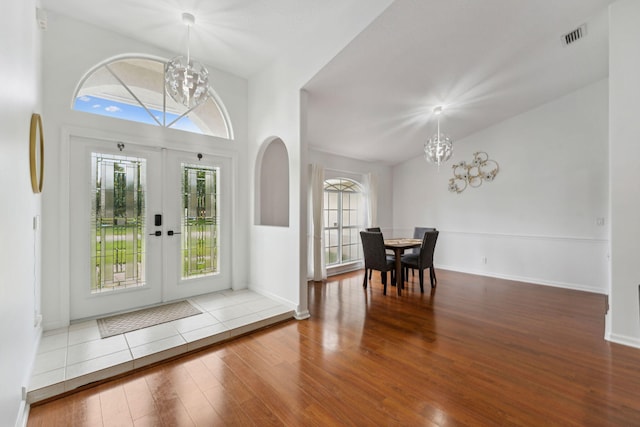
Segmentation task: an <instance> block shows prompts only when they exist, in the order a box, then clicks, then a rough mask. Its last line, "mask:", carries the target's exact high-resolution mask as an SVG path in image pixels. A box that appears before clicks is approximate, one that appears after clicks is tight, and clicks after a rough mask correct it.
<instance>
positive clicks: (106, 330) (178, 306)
mask: <svg viewBox="0 0 640 427" xmlns="http://www.w3.org/2000/svg"><path fill="white" fill-rule="evenodd" d="M200 313H202V312H201V311H200V310H198V309H197V308H195V307H194V306H192V305H191V304H190V303H189V301H180V302H174V303H171V304H165V305H161V306H158V307H152V308H145V309H143V310H138V311H133V312H131V313H124V314H116V315H115V316H109V317H103V318H102V319H98V329H100V337H101V338H108V337H112V336H114V335H120V334H124V333H127V332H131V331H136V330H138V329H142V328H148V327H149V326H155V325H159V324H161V323H166V322H171V321H172V320H177V319H183V318H185V317H189V316H194V315H196V314H200Z"/></svg>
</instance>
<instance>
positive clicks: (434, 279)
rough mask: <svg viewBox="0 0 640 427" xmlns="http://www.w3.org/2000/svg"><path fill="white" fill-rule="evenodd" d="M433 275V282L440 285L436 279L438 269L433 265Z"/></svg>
mask: <svg viewBox="0 0 640 427" xmlns="http://www.w3.org/2000/svg"><path fill="white" fill-rule="evenodd" d="M430 270H431V275H432V276H433V281H434V283H435V284H438V278H437V277H436V269H435V268H433V265H432V266H431V269H430Z"/></svg>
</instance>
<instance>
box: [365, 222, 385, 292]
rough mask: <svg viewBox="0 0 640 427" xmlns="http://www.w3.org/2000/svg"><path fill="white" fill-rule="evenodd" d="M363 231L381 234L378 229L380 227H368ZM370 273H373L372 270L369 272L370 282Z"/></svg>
mask: <svg viewBox="0 0 640 427" xmlns="http://www.w3.org/2000/svg"><path fill="white" fill-rule="evenodd" d="M364 230H365V231H375V232H376V233H382V230H381V229H380V227H369V228H365V229H364ZM371 273H373V270H369V280H371Z"/></svg>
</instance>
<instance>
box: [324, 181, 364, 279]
mask: <svg viewBox="0 0 640 427" xmlns="http://www.w3.org/2000/svg"><path fill="white" fill-rule="evenodd" d="M345 184H348V186H345ZM354 190H355V191H354ZM332 194H335V195H336V196H335V197H334V199H335V201H336V205H337V206H335V207H333V206H331V205H330V204H329V203H327V201H329V200H331V198H332V197H331V195H332ZM347 195H348V196H349V204H350V206H349V207H351V205H352V200H351V198H352V197H353V196H354V195H355V196H356V197H358V198H359V200H358V202H357V208H356V209H347V211H348V212H350V214H349V224H348V225H345V221H344V219H345V216H344V215H345V209H344V202H345V196H347ZM364 197H365V192H364V187H363V185H362V184H360V183H359V182H357V181H355V180H353V179H350V178H345V177H337V178H329V179H325V181H324V184H323V198H324V201H325V203H324V206H323V224H324V237H325V238H324V247H323V250H324V251H325V252H324V253H325V259H324V262H325V266H326V268H327V269H333V268H340V267H344V266H348V265H353V264H356V263H362V261H363V259H364V255H363V253H362V244H361V243H360V234H359V233H360V230H362V229H363V227H364V225H363V222H364V209H365V203H364V202H365V200H364ZM332 212H335V215H333V214H332ZM354 215H355V216H354ZM330 217H334V218H335V219H336V222H334V223H336V224H337V226H329V224H330V221H329V219H330ZM354 218H355V224H354V221H353V220H354ZM345 230H347V231H348V233H349V237H350V239H349V242H346V243H345V240H344V237H345ZM332 231H334V232H335V233H334V234H335V236H336V237H337V243H336V244H334V245H332V244H331V243H333V241H332V240H331V234H332ZM347 246H348V247H350V249H351V250H350V253H349V255H348V256H349V259H348V260H344V257H345V253H344V249H345V247H347ZM332 248H336V249H337V252H336V261H335V262H330V258H331V257H330V256H329V254H330V253H331V252H330V250H331V249H332ZM354 249H355V254H356V255H355V257H354V256H352V254H353V253H354V252H353V251H354Z"/></svg>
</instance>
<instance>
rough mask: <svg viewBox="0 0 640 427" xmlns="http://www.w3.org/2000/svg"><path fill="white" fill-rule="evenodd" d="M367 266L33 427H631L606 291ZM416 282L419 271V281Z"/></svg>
mask: <svg viewBox="0 0 640 427" xmlns="http://www.w3.org/2000/svg"><path fill="white" fill-rule="evenodd" d="M362 275H363V272H362V271H360V272H356V273H350V274H345V275H342V276H336V277H334V278H330V280H329V281H328V282H327V283H325V284H312V285H310V286H309V307H310V311H311V318H310V319H308V320H304V321H295V320H291V321H288V322H286V323H282V324H279V325H276V326H272V327H270V328H268V329H264V330H261V331H258V332H255V333H253V334H251V335H247V336H244V337H241V338H239V339H236V340H234V341H230V342H227V343H224V344H221V345H217V346H214V347H211V348H208V349H205V350H203V351H200V352H197V353H194V354H190V355H187V356H184V357H182V358H180V359H176V360H173V361H170V362H166V363H163V364H161V365H158V366H155V367H151V368H148V369H146V370H143V371H140V372H137V373H134V374H132V375H129V376H127V377H124V378H121V379H118V380H114V381H112V382H109V383H105V384H102V385H99V386H96V387H94V388H91V389H87V390H84V391H81V392H78V393H76V394H73V395H70V396H67V397H64V398H62V399H59V400H56V401H53V402H49V403H46V404H43V405H40V406H35V407H32V408H31V414H30V417H29V423H28V425H29V426H33V427H35V426H75V427H77V426H115V425H118V426H128V425H135V426H171V427H173V426H192V425H199V426H218V425H247V426H311V425H315V426H329V425H340V426H343V425H352V426H367V425H372V426H374V425H375V426H378V425H393V426H418V425H420V426H461V425H468V426H494V425H526V426H556V425H557V426H632V425H640V350H638V349H633V348H629V347H625V346H621V345H617V344H612V343H609V342H607V341H605V340H604V339H603V335H604V311H605V297H604V296H602V295H597V294H591V293H586V292H577V291H571V290H565V289H557V288H551V287H545V286H539V285H531V284H525V283H518V282H510V281H506V280H498V279H493V278H487V277H480V276H473V275H467V274H461V273H454V272H447V271H444V270H438V271H437V275H438V287H437V289H436V290H435V291H434V292H432V293H429V292H428V291H427V292H426V293H425V294H420V289H419V285H418V283H417V276H415V278H414V279H412V281H411V282H410V283H408V285H407V290H406V291H405V292H403V294H402V296H401V297H398V296H396V294H395V292H393V289H392V291H391V292H388V294H387V296H384V295H382V285H381V284H380V279H379V274H374V276H375V277H374V280H373V282H372V284H371V286H369V288H367V289H366V290H364V289H363V288H362ZM413 280H414V281H413Z"/></svg>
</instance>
